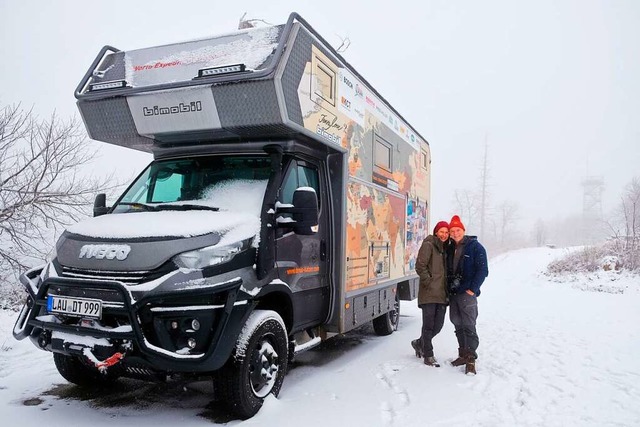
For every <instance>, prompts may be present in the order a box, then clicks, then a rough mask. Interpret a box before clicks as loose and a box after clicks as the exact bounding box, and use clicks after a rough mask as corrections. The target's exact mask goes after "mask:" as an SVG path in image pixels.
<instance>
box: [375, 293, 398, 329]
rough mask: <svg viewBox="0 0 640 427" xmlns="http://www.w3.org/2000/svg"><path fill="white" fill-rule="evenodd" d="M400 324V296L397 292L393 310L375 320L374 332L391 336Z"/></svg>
mask: <svg viewBox="0 0 640 427" xmlns="http://www.w3.org/2000/svg"><path fill="white" fill-rule="evenodd" d="M399 324H400V296H399V295H398V293H397V292H396V299H395V302H394V304H393V309H391V310H390V311H388V312H386V313H385V314H383V315H382V316H378V317H376V318H375V319H373V330H374V331H375V332H376V334H378V335H391V334H392V333H393V331H397V330H398V325H399Z"/></svg>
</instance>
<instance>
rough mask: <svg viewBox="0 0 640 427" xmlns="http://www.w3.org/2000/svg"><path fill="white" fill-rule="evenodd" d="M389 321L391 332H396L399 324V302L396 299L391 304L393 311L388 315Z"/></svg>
mask: <svg viewBox="0 0 640 427" xmlns="http://www.w3.org/2000/svg"><path fill="white" fill-rule="evenodd" d="M389 319H390V320H391V325H392V326H393V330H397V329H398V324H399V323H400V300H398V299H396V301H395V303H394V304H393V310H391V312H390V313H389Z"/></svg>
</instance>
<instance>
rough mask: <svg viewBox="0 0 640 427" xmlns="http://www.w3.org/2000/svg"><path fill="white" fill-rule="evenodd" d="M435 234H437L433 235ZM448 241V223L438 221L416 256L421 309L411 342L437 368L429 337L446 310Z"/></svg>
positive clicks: (435, 329) (439, 326)
mask: <svg viewBox="0 0 640 427" xmlns="http://www.w3.org/2000/svg"><path fill="white" fill-rule="evenodd" d="M434 236H436V237H437V238H436V237H434ZM448 240H449V224H447V223H446V222H445V221H440V222H438V223H437V224H436V226H435V228H434V229H433V235H429V236H427V237H426V238H425V239H424V240H423V241H422V245H421V246H420V250H419V251H418V257H417V259H416V273H418V276H420V287H419V288H418V306H419V307H420V308H421V309H422V335H421V337H420V338H419V339H417V340H413V341H411V346H412V347H413V349H414V350H415V352H416V356H417V357H424V364H425V365H428V366H435V367H440V365H439V364H438V362H437V361H436V359H435V357H434V355H433V344H432V343H431V340H432V339H433V337H435V336H436V335H438V333H440V331H441V330H442V326H443V325H444V316H445V313H446V311H447V289H446V286H447V284H446V278H445V268H446V266H445V262H444V243H445V242H447V241H448Z"/></svg>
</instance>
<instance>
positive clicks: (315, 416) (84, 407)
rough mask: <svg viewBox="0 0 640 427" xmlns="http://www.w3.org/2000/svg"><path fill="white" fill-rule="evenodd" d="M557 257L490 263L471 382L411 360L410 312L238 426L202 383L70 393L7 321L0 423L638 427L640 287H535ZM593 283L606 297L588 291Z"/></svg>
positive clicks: (550, 253)
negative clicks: (382, 334)
mask: <svg viewBox="0 0 640 427" xmlns="http://www.w3.org/2000/svg"><path fill="white" fill-rule="evenodd" d="M562 253H563V250H561V249H546V248H545V249H526V250H520V251H514V252H510V253H507V254H503V255H500V256H499V257H497V258H494V259H492V260H491V261H490V277H489V279H488V280H487V282H485V285H484V286H483V292H482V296H481V297H480V300H479V309H480V317H479V324H478V331H479V335H480V339H481V347H480V349H479V351H478V352H479V355H480V358H479V359H478V364H477V369H478V375H477V376H475V377H473V376H465V375H464V374H463V373H462V372H460V368H453V367H451V366H446V365H445V366H443V367H441V368H431V367H427V366H425V365H423V364H422V363H421V361H420V360H419V359H417V358H415V356H414V355H413V353H412V351H411V348H410V345H409V341H410V339H412V338H415V336H416V335H417V334H418V332H419V329H420V312H419V310H418V309H417V307H416V304H415V301H414V302H403V305H402V312H403V315H402V319H401V326H400V330H399V331H397V332H396V333H394V334H393V335H391V336H389V337H377V336H375V335H374V334H373V332H372V331H371V329H370V328H366V327H365V328H363V329H362V330H359V331H356V332H353V333H349V334H347V335H345V336H343V337H339V338H335V339H333V340H330V341H327V342H326V343H324V344H323V345H322V346H320V348H316V349H314V350H311V351H309V352H307V353H305V354H303V355H301V356H299V358H298V360H297V362H295V363H294V365H293V367H292V369H291V370H290V372H289V374H288V375H287V377H286V379H285V383H284V386H283V389H282V392H281V394H280V397H279V398H278V399H268V401H267V402H266V403H265V406H264V407H263V409H262V411H261V412H260V413H259V414H258V415H257V416H256V417H254V418H253V419H251V420H247V421H244V422H241V421H238V420H233V419H230V418H229V416H228V415H227V414H225V413H223V412H221V411H220V410H219V409H218V407H217V406H216V404H215V402H212V401H211V396H210V395H209V394H207V393H208V392H209V389H210V385H209V384H208V383H204V382H203V383H192V384H183V383H179V382H175V383H170V384H148V383H143V382H138V381H133V380H125V381H122V384H121V385H119V386H118V387H116V388H114V389H112V390H108V391H106V392H101V393H95V392H86V391H83V390H81V389H79V388H78V387H75V386H72V385H69V384H67V383H66V382H65V381H64V380H63V379H62V377H60V376H59V375H58V373H57V372H56V370H55V367H54V365H53V360H52V358H51V355H50V354H49V353H46V352H43V351H40V350H37V349H36V348H35V347H34V346H33V345H32V344H31V343H30V342H28V341H22V342H18V341H15V340H13V338H12V337H11V334H10V330H11V327H12V325H13V321H14V318H15V314H13V313H11V314H10V313H8V312H0V419H2V420H3V422H2V423H3V425H21V426H31V425H33V426H43V425H51V426H75V425H92V426H103V425H104V426H107V425H108V426H112V425H114V423H116V424H117V425H137V426H138V427H144V426H157V425H176V424H179V425H181V426H192V425H211V423H212V422H213V423H225V422H226V423H227V425H230V426H238V425H242V426H244V425H247V426H249V425H260V426H305V427H316V426H318V427H319V426H323V427H325V426H331V425H335V426H338V425H349V426H353V427H357V426H397V427H405V426H406V427H409V426H424V425H447V426H449V425H465V426H467V425H481V426H496V425H501V426H512V425H536V426H538V425H540V426H542V425H544V426H566V425H578V426H616V425H620V426H622V425H624V426H631V425H640V404H639V403H638V402H640V363H639V362H638V361H637V360H636V358H637V357H638V354H640V328H639V327H638V325H640V310H639V309H638V308H639V307H640V292H639V291H638V290H639V289H640V279H638V278H637V277H632V276H618V275H615V273H612V274H611V275H600V277H599V278H595V279H594V278H582V279H580V278H576V279H575V281H573V282H569V283H558V282H557V281H555V280H558V279H557V278H554V279H553V280H554V281H552V280H551V279H550V278H548V277H546V276H543V275H541V274H540V272H541V271H542V270H543V269H544V267H545V266H546V265H547V263H548V262H549V261H551V260H552V259H554V258H555V257H558V256H560V255H561V254H562ZM581 280H582V281H586V282H590V284H589V286H582V285H584V283H582V285H581ZM599 281H601V282H603V283H604V282H606V286H604V285H603V286H600V285H597V283H596V286H593V284H594V282H599ZM612 284H613V285H612ZM612 287H613V288H615V291H606V292H602V289H611V288H612ZM593 290H600V291H599V292H594V291H593ZM435 348H436V357H438V358H440V360H441V361H445V360H447V359H451V358H453V357H454V356H455V355H456V352H457V344H456V341H455V337H454V334H453V329H452V327H451V325H450V324H449V323H448V322H447V324H446V325H445V329H444V330H443V332H442V333H441V334H440V335H439V336H438V337H436V339H435Z"/></svg>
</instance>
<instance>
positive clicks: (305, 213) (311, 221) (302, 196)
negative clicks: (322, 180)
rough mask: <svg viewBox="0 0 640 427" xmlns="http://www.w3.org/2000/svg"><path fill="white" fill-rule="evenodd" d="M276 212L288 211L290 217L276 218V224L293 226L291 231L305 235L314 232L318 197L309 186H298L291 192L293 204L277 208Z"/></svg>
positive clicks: (316, 223) (316, 221) (316, 220)
mask: <svg viewBox="0 0 640 427" xmlns="http://www.w3.org/2000/svg"><path fill="white" fill-rule="evenodd" d="M278 213H289V214H291V218H282V219H281V218H278V219H277V220H276V221H277V222H278V225H280V226H284V227H293V232H294V233H296V234H302V235H305V236H308V235H311V234H315V233H316V231H317V230H313V227H314V226H317V225H318V197H317V196H316V191H315V190H314V189H313V188H311V187H300V188H298V189H296V191H294V192H293V205H287V206H283V207H280V208H278Z"/></svg>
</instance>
